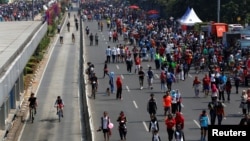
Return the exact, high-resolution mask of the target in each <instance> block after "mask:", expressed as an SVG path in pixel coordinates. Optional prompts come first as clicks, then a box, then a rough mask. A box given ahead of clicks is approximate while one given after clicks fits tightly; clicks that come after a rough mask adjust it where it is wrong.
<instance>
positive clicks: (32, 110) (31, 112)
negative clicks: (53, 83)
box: [30, 108, 34, 123]
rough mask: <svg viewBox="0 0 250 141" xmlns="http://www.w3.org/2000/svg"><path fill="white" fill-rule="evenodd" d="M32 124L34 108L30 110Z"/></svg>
mask: <svg viewBox="0 0 250 141" xmlns="http://www.w3.org/2000/svg"><path fill="white" fill-rule="evenodd" d="M30 117H31V123H33V122H34V108H32V109H31V110H30Z"/></svg>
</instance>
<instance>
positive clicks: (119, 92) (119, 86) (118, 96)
mask: <svg viewBox="0 0 250 141" xmlns="http://www.w3.org/2000/svg"><path fill="white" fill-rule="evenodd" d="M116 88H117V91H116V99H120V100H122V79H121V77H120V76H118V77H117V79H116Z"/></svg>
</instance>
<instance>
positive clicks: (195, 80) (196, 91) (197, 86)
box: [193, 76, 201, 97]
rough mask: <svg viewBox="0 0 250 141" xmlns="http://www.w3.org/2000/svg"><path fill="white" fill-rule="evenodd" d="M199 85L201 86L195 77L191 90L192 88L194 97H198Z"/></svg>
mask: <svg viewBox="0 0 250 141" xmlns="http://www.w3.org/2000/svg"><path fill="white" fill-rule="evenodd" d="M200 84H201V81H200V80H199V78H198V76H195V79H194V81H193V88H194V93H195V97H199V94H200Z"/></svg>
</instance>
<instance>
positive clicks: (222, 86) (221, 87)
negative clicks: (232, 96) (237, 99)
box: [218, 80, 226, 103]
mask: <svg viewBox="0 0 250 141" xmlns="http://www.w3.org/2000/svg"><path fill="white" fill-rule="evenodd" d="M225 85H226V83H223V81H221V80H220V82H219V85H218V87H219V88H218V90H219V101H220V100H222V101H223V103H224V102H225V95H224V91H225Z"/></svg>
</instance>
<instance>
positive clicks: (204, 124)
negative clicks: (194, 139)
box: [199, 110, 209, 141]
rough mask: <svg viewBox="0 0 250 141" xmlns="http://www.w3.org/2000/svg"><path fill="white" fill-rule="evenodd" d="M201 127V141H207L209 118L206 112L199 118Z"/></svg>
mask: <svg viewBox="0 0 250 141" xmlns="http://www.w3.org/2000/svg"><path fill="white" fill-rule="evenodd" d="M199 121H200V127H201V139H200V141H206V136H207V131H208V121H209V120H208V116H207V112H206V110H203V111H202V113H201V114H200V116H199Z"/></svg>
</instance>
